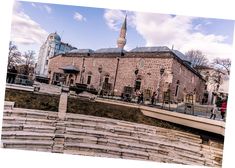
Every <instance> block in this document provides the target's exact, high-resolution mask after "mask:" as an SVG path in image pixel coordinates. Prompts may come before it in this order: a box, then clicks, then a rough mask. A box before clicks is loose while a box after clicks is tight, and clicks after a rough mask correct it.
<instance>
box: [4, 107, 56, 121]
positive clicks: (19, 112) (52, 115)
mask: <svg viewBox="0 0 235 168" xmlns="http://www.w3.org/2000/svg"><path fill="white" fill-rule="evenodd" d="M4 115H5V116H19V117H27V118H38V119H49V120H55V119H57V118H58V114H57V112H48V111H41V110H34V109H22V108H14V109H13V110H4Z"/></svg>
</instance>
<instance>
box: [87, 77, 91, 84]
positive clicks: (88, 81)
mask: <svg viewBox="0 0 235 168" xmlns="http://www.w3.org/2000/svg"><path fill="white" fill-rule="evenodd" d="M87 84H88V85H89V84H91V76H90V75H89V76H88V77H87Z"/></svg>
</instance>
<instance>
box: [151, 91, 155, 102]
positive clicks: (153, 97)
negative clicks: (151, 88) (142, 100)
mask: <svg viewBox="0 0 235 168" xmlns="http://www.w3.org/2000/svg"><path fill="white" fill-rule="evenodd" d="M155 96H156V92H153V95H152V97H151V104H152V105H153V104H154V102H155Z"/></svg>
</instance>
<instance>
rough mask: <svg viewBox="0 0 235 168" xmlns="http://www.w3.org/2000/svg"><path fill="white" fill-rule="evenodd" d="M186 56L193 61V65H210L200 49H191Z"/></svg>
mask: <svg viewBox="0 0 235 168" xmlns="http://www.w3.org/2000/svg"><path fill="white" fill-rule="evenodd" d="M185 56H186V59H187V60H188V61H189V62H191V65H192V67H197V66H206V65H208V59H207V58H206V56H205V55H204V54H203V53H202V52H201V51H200V50H190V51H188V52H186V53H185Z"/></svg>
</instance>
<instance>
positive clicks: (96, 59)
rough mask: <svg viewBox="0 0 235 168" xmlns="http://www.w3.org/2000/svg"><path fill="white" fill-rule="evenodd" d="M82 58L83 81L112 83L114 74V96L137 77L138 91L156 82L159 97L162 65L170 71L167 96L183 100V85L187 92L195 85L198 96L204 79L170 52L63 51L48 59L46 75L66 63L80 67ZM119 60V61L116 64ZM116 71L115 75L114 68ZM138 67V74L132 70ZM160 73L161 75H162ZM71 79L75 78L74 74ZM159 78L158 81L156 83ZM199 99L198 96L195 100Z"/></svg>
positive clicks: (152, 87)
mask: <svg viewBox="0 0 235 168" xmlns="http://www.w3.org/2000/svg"><path fill="white" fill-rule="evenodd" d="M83 61H84V67H85V72H84V73H83V74H82V76H83V77H84V80H83V82H84V83H85V84H86V83H87V78H88V76H89V75H91V84H90V85H89V86H91V85H92V86H93V87H94V88H96V89H98V88H99V84H100V79H101V81H102V82H103V81H104V79H105V77H109V83H111V84H112V89H114V88H113V86H114V81H115V76H116V83H115V90H116V91H117V92H115V94H116V95H121V93H122V92H123V88H124V86H131V87H134V86H135V80H136V78H138V79H141V90H144V89H150V90H151V91H152V92H153V91H156V89H157V86H158V84H160V95H159V96H160V99H161V98H162V93H163V91H166V90H167V88H168V83H166V82H165V81H164V79H163V78H162V77H161V75H160V69H161V68H164V70H165V71H164V72H165V73H164V75H165V74H167V73H172V72H173V82H172V84H171V85H170V86H169V87H170V90H171V99H172V100H177V99H181V100H182V99H183V97H184V92H183V90H184V88H186V89H185V90H186V91H187V92H192V91H194V89H195V88H196V91H197V93H198V96H197V97H198V98H199V97H201V95H202V94H203V91H202V90H203V87H204V85H203V84H204V82H203V80H202V79H200V78H199V77H198V76H197V75H196V74H195V73H193V72H192V71H190V70H189V69H188V68H186V66H185V65H183V64H182V63H180V62H179V61H178V60H176V59H175V58H174V57H173V55H171V53H169V52H168V53H167V52H166V53H130V52H129V53H126V54H125V56H121V55H120V54H117V53H112V54H108V53H93V54H92V55H91V56H87V54H67V55H59V56H56V57H54V58H52V59H50V61H49V70H50V71H51V73H50V75H49V77H50V79H52V76H53V73H54V72H60V73H63V71H62V70H61V69H59V68H61V67H64V66H66V65H71V64H73V62H74V66H75V67H77V68H79V69H80V70H81V69H82V65H83ZM118 62H119V63H118ZM117 65H118V71H117V75H116V69H117ZM100 66H102V73H101V74H100V73H99V71H98V68H99V67H100ZM136 69H138V70H139V71H138V74H137V75H136V74H135V70H136ZM164 75H163V76H164ZM74 78H75V77H74ZM80 78H81V72H80V73H79V74H78V75H77V78H76V83H80ZM178 80H179V87H178V90H179V91H178V95H177V96H175V90H176V86H177V84H176V83H177V81H178ZM160 81H161V82H160ZM198 100H199V99H198Z"/></svg>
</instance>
